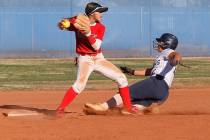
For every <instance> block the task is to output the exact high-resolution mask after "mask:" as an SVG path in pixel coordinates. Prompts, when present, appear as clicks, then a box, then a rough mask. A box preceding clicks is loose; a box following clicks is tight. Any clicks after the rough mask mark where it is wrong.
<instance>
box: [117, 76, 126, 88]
mask: <svg viewBox="0 0 210 140" xmlns="http://www.w3.org/2000/svg"><path fill="white" fill-rule="evenodd" d="M117 83H118V85H119V87H120V88H122V87H126V86H128V81H127V78H126V76H125V75H124V74H123V73H122V74H120V75H119V76H118V78H117Z"/></svg>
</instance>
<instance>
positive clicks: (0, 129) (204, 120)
mask: <svg viewBox="0 0 210 140" xmlns="http://www.w3.org/2000/svg"><path fill="white" fill-rule="evenodd" d="M64 93H65V91H49V90H48V91H1V92H0V112H1V113H3V112H8V111H11V110H13V109H14V108H15V107H16V110H18V108H21V107H25V108H28V109H31V108H33V109H37V110H54V109H56V107H57V106H58V104H59V102H60V101H61V99H62V97H63V95H64ZM114 93H115V91H85V92H84V93H82V94H81V95H79V96H78V97H77V98H76V100H75V101H74V102H73V103H72V104H71V105H70V106H69V107H68V109H67V112H68V113H67V114H66V116H65V117H63V118H52V117H46V116H44V115H40V116H25V117H3V116H1V118H0V124H1V125H0V139H2V140H98V139H100V140H111V139H113V140H116V139H119V140H140V139H144V140H207V139H210V136H209V132H210V109H209V107H210V102H209V101H210V88H205V89H172V90H170V96H169V99H168V100H167V102H166V103H165V104H163V105H162V106H161V108H160V111H161V112H160V114H158V115H144V116H120V115H108V116H96V115H88V116H87V115H85V114H84V113H83V112H82V106H83V104H84V103H86V102H101V101H104V100H106V99H108V98H109V97H111V96H112V95H113V94H114ZM5 105H7V106H5ZM11 105H13V106H12V107H13V109H9V108H8V106H11Z"/></svg>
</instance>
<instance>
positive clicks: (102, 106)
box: [86, 78, 168, 113]
mask: <svg viewBox="0 0 210 140" xmlns="http://www.w3.org/2000/svg"><path fill="white" fill-rule="evenodd" d="M148 85H149V86H148ZM148 88H152V90H149V89H148ZM129 90H130V94H131V100H132V104H133V106H134V107H135V108H136V109H137V110H139V111H146V112H147V113H148V112H153V113H157V112H158V106H159V105H160V104H162V103H163V102H164V101H165V100H166V99H167V97H168V87H167V85H166V84H165V83H164V81H156V79H153V78H152V79H145V80H143V81H139V82H137V83H134V84H132V85H131V86H129ZM122 103H123V101H122V98H121V96H120V95H119V94H116V95H114V96H113V97H112V98H111V99H109V100H107V101H106V102H104V103H99V104H91V103H88V104H86V106H87V107H89V108H91V109H92V112H94V111H95V112H98V111H100V112H102V111H104V112H105V111H107V110H108V109H110V108H114V107H116V106H120V105H122Z"/></svg>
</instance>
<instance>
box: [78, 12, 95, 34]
mask: <svg viewBox="0 0 210 140" xmlns="http://www.w3.org/2000/svg"><path fill="white" fill-rule="evenodd" d="M74 27H75V28H76V29H78V30H79V31H80V32H82V33H83V34H88V33H90V31H91V30H90V20H89V18H88V17H87V16H86V15H84V14H78V15H77V17H76V20H75V23H74Z"/></svg>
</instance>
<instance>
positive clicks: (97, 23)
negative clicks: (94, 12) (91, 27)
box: [96, 22, 106, 29]
mask: <svg viewBox="0 0 210 140" xmlns="http://www.w3.org/2000/svg"><path fill="white" fill-rule="evenodd" d="M96 25H97V26H98V27H99V28H102V29H105V28H106V27H105V25H103V24H102V23H101V22H96Z"/></svg>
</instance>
